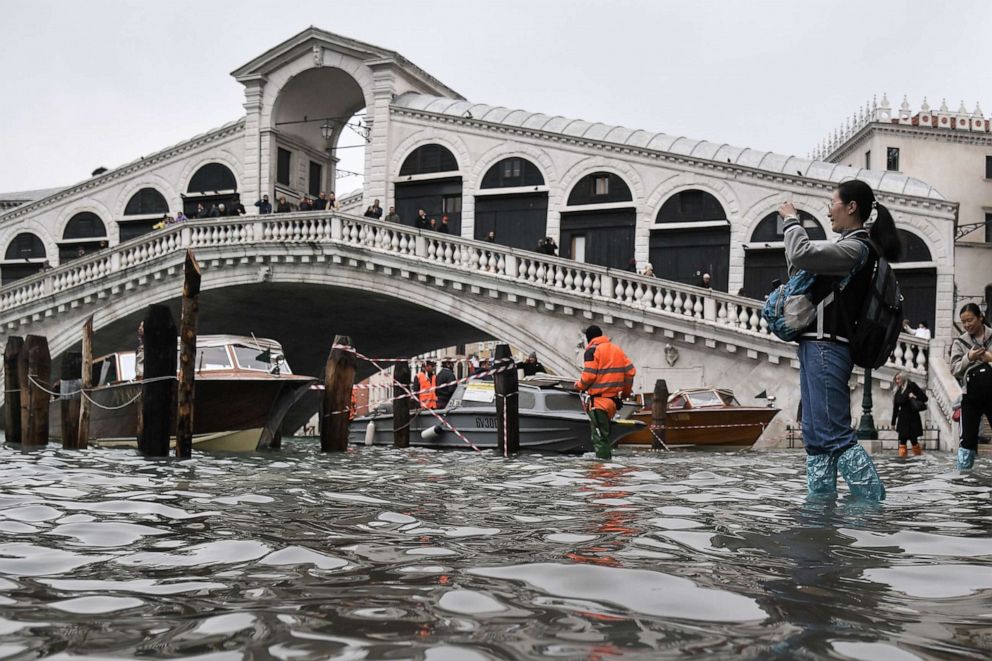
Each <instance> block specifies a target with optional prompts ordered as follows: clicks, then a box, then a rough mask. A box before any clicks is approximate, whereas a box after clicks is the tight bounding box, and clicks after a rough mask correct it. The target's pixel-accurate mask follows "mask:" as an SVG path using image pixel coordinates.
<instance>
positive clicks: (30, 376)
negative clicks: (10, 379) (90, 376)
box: [7, 374, 177, 411]
mask: <svg viewBox="0 0 992 661" xmlns="http://www.w3.org/2000/svg"><path fill="white" fill-rule="evenodd" d="M174 380H177V379H176V377H174V376H156V377H152V378H150V379H142V380H141V381H132V383H141V384H144V383H156V382H158V381H174ZM28 381H29V382H30V383H31V385H33V386H34V387H35V388H38V389H39V390H41V391H43V392H46V393H48V394H49V395H51V396H52V397H60V398H63V397H74V396H76V395H82V396H83V397H85V398H86V401H88V402H89V403H90V404H92V405H93V406H95V407H97V408H100V409H103V410H104V411H118V410H120V409H123V408H126V407H128V406H130V405H131V404H134V403H135V402H136V401H138V400H139V399H140V398H141V391H138V394H137V395H135V396H134V397H132V398H131V399H130V400H128V401H127V402H125V403H123V404H121V405H120V406H106V405H104V404H101V403H100V402H98V401H96V400H95V399H93V398H92V397H90V395H89V393H87V391H86V390H84V389H83V388H80V389H79V390H72V391H70V392H56V391H54V390H49V389H48V388H46V387H45V386H44V385H42V384H41V382H39V381H38V380H37V379H36V378H34V375H33V374H28ZM94 390H95V388H90V390H89V392H93V391H94ZM7 392H21V391H20V390H8V391H7Z"/></svg>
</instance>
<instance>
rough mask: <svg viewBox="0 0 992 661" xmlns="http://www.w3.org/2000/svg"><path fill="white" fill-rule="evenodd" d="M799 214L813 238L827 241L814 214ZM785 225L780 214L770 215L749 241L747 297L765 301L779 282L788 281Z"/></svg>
mask: <svg viewBox="0 0 992 661" xmlns="http://www.w3.org/2000/svg"><path fill="white" fill-rule="evenodd" d="M798 213H799V219H800V220H801V221H802V223H803V227H805V228H806V233H807V234H809V238H810V239H812V240H814V241H822V240H823V239H826V238H827V237H826V234H825V233H824V231H823V227H822V226H821V225H820V222H819V221H818V220H817V219H816V218H815V217H814V216H813V215H812V214H810V213H809V212H807V211H803V210H802V209H799V210H798ZM783 222H784V221H783V219H782V217H781V216H779V215H778V213H770V214H768V215H767V216H765V217H764V218H762V219H761V222H759V223H758V226H757V227H755V228H754V232H752V233H751V240H750V242H748V243H746V244H745V245H744V251H745V252H744V295H745V296H747V297H748V298H757V299H759V300H760V299H763V298H764V297H765V295H766V294H768V293H769V292H770V291H771V290H772V289H774V288H775V287H776V286H777V284H776V283H784V282H785V281H787V280H788V279H789V272H788V268H787V267H786V264H785V244H784V243H783V240H784V236H783V233H782V231H783V227H782V226H783Z"/></svg>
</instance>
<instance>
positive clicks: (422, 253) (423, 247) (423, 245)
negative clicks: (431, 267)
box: [416, 235, 427, 257]
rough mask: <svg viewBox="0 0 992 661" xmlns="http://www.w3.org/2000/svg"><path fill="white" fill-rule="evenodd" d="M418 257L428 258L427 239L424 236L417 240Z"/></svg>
mask: <svg viewBox="0 0 992 661" xmlns="http://www.w3.org/2000/svg"><path fill="white" fill-rule="evenodd" d="M416 245H417V248H416V255H417V257H427V238H426V237H424V236H423V235H420V236H418V237H417V240H416Z"/></svg>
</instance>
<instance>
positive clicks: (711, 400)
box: [689, 390, 724, 408]
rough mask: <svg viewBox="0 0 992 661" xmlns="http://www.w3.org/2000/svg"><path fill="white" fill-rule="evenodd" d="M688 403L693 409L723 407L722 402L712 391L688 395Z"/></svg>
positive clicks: (701, 391)
mask: <svg viewBox="0 0 992 661" xmlns="http://www.w3.org/2000/svg"><path fill="white" fill-rule="evenodd" d="M689 401H690V402H691V403H692V407H693V408H703V407H706V406H723V405H724V404H723V400H722V399H720V395H718V394H717V393H716V391H714V390H700V391H699V392H691V393H689Z"/></svg>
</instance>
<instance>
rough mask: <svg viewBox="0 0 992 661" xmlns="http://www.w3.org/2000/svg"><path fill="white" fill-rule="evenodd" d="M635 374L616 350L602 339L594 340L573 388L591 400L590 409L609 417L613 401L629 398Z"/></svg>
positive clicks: (587, 351)
mask: <svg viewBox="0 0 992 661" xmlns="http://www.w3.org/2000/svg"><path fill="white" fill-rule="evenodd" d="M635 374H637V370H636V369H634V364H633V363H631V362H630V358H627V354H625V353H624V352H623V351H622V350H621V349H620V347H618V346H617V345H615V344H613V343H612V342H610V338H608V337H606V336H605V335H600V336H599V337H594V338H593V339H592V342H590V343H589V346H587V347H586V354H585V362H584V364H583V366H582V376H580V377H579V380H578V381H576V382H575V387H576V388H578V389H579V390H581V391H583V392H585V393H586V394H588V395H590V396H591V397H592V406H593V407H594V408H597V409H601V410H603V411H606V414H607V415H608V416H609V417H611V418H612V417H613V416H614V415H616V412H617V405H616V403H615V402H614V401H613V398H614V397H630V394H631V392H632V391H633V389H634V375H635Z"/></svg>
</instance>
